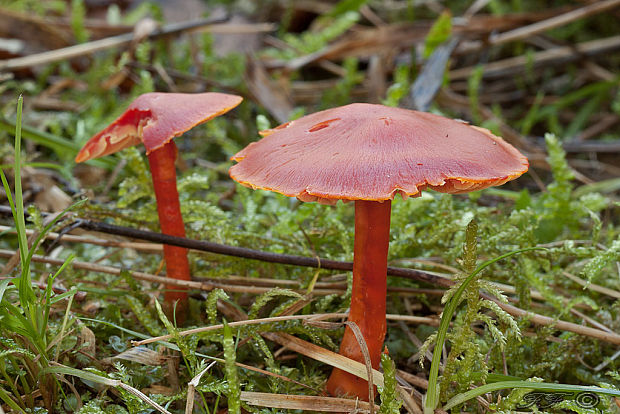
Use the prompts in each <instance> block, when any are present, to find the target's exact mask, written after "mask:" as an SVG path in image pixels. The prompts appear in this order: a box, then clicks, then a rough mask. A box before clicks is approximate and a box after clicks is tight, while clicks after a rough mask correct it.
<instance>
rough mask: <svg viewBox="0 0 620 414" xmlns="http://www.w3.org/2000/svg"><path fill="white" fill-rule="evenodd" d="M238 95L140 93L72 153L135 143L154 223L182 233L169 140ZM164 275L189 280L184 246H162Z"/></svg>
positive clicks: (181, 294)
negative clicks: (148, 181) (145, 166)
mask: <svg viewBox="0 0 620 414" xmlns="http://www.w3.org/2000/svg"><path fill="white" fill-rule="evenodd" d="M242 99H243V98H241V97H240V96H235V95H227V94H223V93H214V92H209V93H199V94H185V93H157V92H155V93H146V94H144V95H140V96H139V97H138V98H137V99H136V100H134V101H133V102H132V103H131V105H129V108H127V110H126V111H125V112H124V113H123V114H122V115H121V116H119V117H118V118H117V119H116V120H115V121H114V122H112V123H111V124H110V125H109V126H108V127H106V128H105V129H104V130H103V131H101V132H99V133H98V134H97V135H95V136H94V137H92V138H91V139H90V140H89V141H88V142H87V143H86V144H85V145H84V147H83V148H82V149H81V150H80V152H79V153H78V154H77V156H76V157H75V161H76V162H83V161H87V160H90V159H93V158H97V157H102V156H104V155H109V154H112V153H114V152H117V151H120V150H122V149H125V148H128V147H130V146H132V145H136V144H138V143H140V142H142V143H144V146H145V147H146V154H147V156H148V159H149V165H150V169H151V175H152V178H153V187H154V189H155V198H156V200H157V212H158V214H159V224H160V227H161V231H162V233H164V234H169V235H172V236H179V237H185V226H184V224H183V218H182V216H181V206H180V204H179V193H178V191H177V184H176V170H175V165H174V164H175V161H176V158H177V147H176V145H175V143H174V141H172V139H173V138H174V137H177V136H179V135H182V134H183V133H184V132H186V131H188V130H190V129H192V128H193V127H195V126H196V125H198V124H201V123H203V122H206V121H208V120H210V119H212V118H215V117H216V116H219V115H222V114H224V113H226V112H228V111H229V110H231V109H233V108H234V107H236V106H237V105H239V103H241V100H242ZM164 259H165V262H166V273H167V276H168V277H170V278H173V279H180V280H189V279H190V275H189V262H188V260H187V249H185V248H182V247H176V246H168V245H164ZM177 300H179V301H182V302H186V301H187V291H184V290H180V289H178V287H176V286H173V285H170V286H168V289H167V290H166V293H165V294H164V301H165V302H166V303H167V304H168V305H171V304H173V303H174V302H175V301H177Z"/></svg>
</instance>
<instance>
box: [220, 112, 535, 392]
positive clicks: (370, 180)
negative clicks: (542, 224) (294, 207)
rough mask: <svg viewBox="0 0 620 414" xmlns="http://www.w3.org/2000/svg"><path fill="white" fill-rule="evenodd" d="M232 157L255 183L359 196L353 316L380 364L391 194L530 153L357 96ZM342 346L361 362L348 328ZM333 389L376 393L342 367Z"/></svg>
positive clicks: (319, 194)
mask: <svg viewBox="0 0 620 414" xmlns="http://www.w3.org/2000/svg"><path fill="white" fill-rule="evenodd" d="M262 135H263V136H264V138H263V139H261V140H260V141H258V142H254V143H251V144H250V145H248V146H247V147H246V148H245V149H243V150H241V151H240V152H238V153H237V154H236V155H235V156H233V160H235V161H237V162H238V163H237V164H236V165H234V166H232V167H231V168H230V171H229V172H230V176H231V177H232V178H233V179H234V180H236V181H238V182H239V183H241V184H243V185H245V186H249V187H251V188H260V189H265V190H271V191H275V192H278V193H281V194H284V195H287V196H290V197H297V198H298V199H300V200H301V201H317V202H319V203H324V204H334V203H335V202H336V201H337V200H348V201H354V202H355V243H354V262H353V290H352V296H351V308H350V312H349V321H352V322H355V323H356V324H357V325H358V327H359V328H360V330H361V332H362V334H363V336H364V339H365V341H366V344H367V346H368V350H369V353H370V359H371V362H372V366H373V367H374V368H377V367H378V365H379V361H380V355H381V351H382V349H383V340H384V338H385V331H386V322H385V311H386V303H385V299H386V290H387V287H386V275H387V253H388V243H389V231H390V210H391V200H392V199H393V198H394V196H395V195H396V194H400V195H401V196H402V197H403V198H407V197H409V196H413V197H415V196H419V195H420V191H422V190H423V189H426V188H431V189H433V190H436V191H440V192H444V193H464V192H468V191H474V190H479V189H482V188H486V187H490V186H495V185H501V184H504V183H505V182H506V181H509V180H512V179H515V178H517V177H518V176H520V175H521V174H523V173H524V172H525V171H527V169H528V161H527V158H525V157H524V156H523V155H522V154H521V153H519V151H517V150H516V149H515V148H514V147H512V146H511V145H510V144H508V143H506V142H505V141H504V140H502V139H501V138H500V137H497V136H495V135H493V134H492V133H491V132H490V131H488V130H486V129H483V128H478V127H474V126H470V125H468V124H466V123H464V122H459V121H455V120H451V119H447V118H444V117H442V116H438V115H433V114H430V113H424V112H416V111H410V110H406V109H399V108H391V107H386V106H382V105H371V104H361V103H358V104H351V105H347V106H343V107H338V108H332V109H328V110H325V111H321V112H317V113H314V114H311V115H308V116H305V117H303V118H300V119H297V120H295V121H291V122H289V123H287V124H284V125H281V126H279V127H276V128H274V129H271V130H268V131H263V133H262ZM340 353H341V354H342V355H345V356H347V357H349V358H352V359H355V360H357V361H359V362H363V361H364V359H363V357H362V353H361V350H360V346H359V344H358V342H357V340H356V339H355V335H354V334H353V332H352V331H351V329H350V328H349V327H347V328H346V330H345V333H344V337H343V339H342V342H341V345H340ZM327 390H328V392H329V393H330V394H332V395H337V396H341V395H349V396H353V397H358V398H360V399H364V400H368V384H367V382H366V381H365V380H362V379H360V378H358V377H356V376H354V375H352V374H349V373H347V372H344V371H342V370H339V369H334V371H333V372H332V374H331V377H330V378H329V380H328V382H327Z"/></svg>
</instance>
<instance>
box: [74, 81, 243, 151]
mask: <svg viewBox="0 0 620 414" xmlns="http://www.w3.org/2000/svg"><path fill="white" fill-rule="evenodd" d="M242 99H243V98H241V97H240V96H235V95H228V94H224V93H217V92H207V93H160V92H152V93H146V94H144V95H140V96H139V97H138V98H136V99H135V100H134V101H133V102H132V103H131V105H129V107H128V108H127V110H126V111H125V112H123V114H122V115H121V116H119V117H118V118H117V119H116V120H115V121H114V122H112V123H111V124H110V125H109V126H108V127H106V128H105V129H104V130H103V131H101V132H99V133H98V134H97V135H95V136H94V137H92V138H91V139H90V140H89V141H88V142H87V143H86V144H85V145H84V147H83V148H82V149H81V150H80V152H79V153H78V154H77V156H76V157H75V161H76V162H83V161H87V160H90V159H93V158H98V157H102V156H104V155H109V154H112V153H114V152H117V151H120V150H122V149H125V148H128V147H131V146H132V145H136V144H139V143H140V142H143V143H144V146H145V147H146V153H147V154H149V153H150V152H152V151H154V150H156V149H158V148H161V147H163V146H164V145H166V144H167V143H168V142H169V141H170V140H172V139H173V138H174V137H177V136H179V135H182V134H183V133H184V132H186V131H188V130H190V129H192V128H193V127H195V126H196V125H198V124H201V123H203V122H206V121H208V120H210V119H212V118H214V117H216V116H218V115H221V114H223V113H225V112H228V111H229V110H231V109H232V108H234V107H235V106H237V105H239V103H241V101H242Z"/></svg>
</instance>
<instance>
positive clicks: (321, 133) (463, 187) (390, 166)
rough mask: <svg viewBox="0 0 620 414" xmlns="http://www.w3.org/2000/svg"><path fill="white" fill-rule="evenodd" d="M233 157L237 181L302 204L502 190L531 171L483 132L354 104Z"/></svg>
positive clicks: (286, 128) (301, 122)
mask: <svg viewBox="0 0 620 414" xmlns="http://www.w3.org/2000/svg"><path fill="white" fill-rule="evenodd" d="M263 134H264V135H265V137H264V138H263V139H261V140H260V141H258V142H254V143H252V144H250V145H249V146H247V147H246V148H245V149H243V150H241V151H240V152H238V153H237V154H236V155H234V156H233V160H235V161H238V162H239V163H238V164H237V165H235V166H233V167H232V168H231V169H230V174H231V176H232V178H233V179H235V180H237V181H239V182H240V183H241V184H245V185H247V186H250V187H252V188H261V189H265V190H271V191H275V192H278V193H282V194H285V195H287V196H292V197H298V198H299V199H301V200H302V201H315V200H318V201H319V202H326V203H333V202H335V201H336V200H339V199H342V200H375V201H381V200H391V199H393V198H394V195H395V194H401V195H403V196H404V197H406V196H416V195H418V194H419V192H420V191H421V190H423V189H424V188H432V189H434V190H436V191H441V192H447V193H459V192H467V191H473V190H479V189H482V188H486V187H490V186H494V185H501V184H503V183H505V182H506V181H509V180H512V179H514V178H516V177H518V176H520V175H521V174H523V173H524V172H525V171H527V168H528V161H527V159H526V158H525V157H524V156H523V155H521V154H520V153H519V152H518V151H517V150H516V149H515V148H514V147H513V146H511V145H510V144H508V143H506V142H505V141H504V140H502V139H501V138H499V137H497V136H495V135H493V134H492V133H491V132H489V131H488V130H486V129H483V128H478V127H472V126H470V125H468V124H466V123H464V122H460V121H455V120H451V119H447V118H444V117H442V116H439V115H434V114H430V113H425V112H416V111H410V110H406V109H400V108H392V107H386V106H383V105H371V104H361V103H358V104H351V105H347V106H343V107H338V108H333V109H328V110H325V111H321V112H317V113H314V114H311V115H307V116H305V117H303V118H300V119H297V120H295V121H291V122H288V123H286V124H284V125H282V126H280V127H277V128H274V129H271V130H268V131H264V132H263Z"/></svg>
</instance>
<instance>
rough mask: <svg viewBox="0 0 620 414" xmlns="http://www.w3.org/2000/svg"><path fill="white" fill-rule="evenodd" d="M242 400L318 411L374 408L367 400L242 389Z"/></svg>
mask: <svg viewBox="0 0 620 414" xmlns="http://www.w3.org/2000/svg"><path fill="white" fill-rule="evenodd" d="M241 401H245V402H246V403H248V404H249V405H254V406H257V407H270V408H282V409H289V410H303V411H317V412H340V413H342V412H346V413H349V412H355V413H371V412H373V411H371V410H372V409H373V408H374V410H375V411H378V410H379V406H377V405H375V404H373V406H372V407H371V405H370V404H369V403H367V402H365V401H358V400H349V399H346V398H332V397H314V396H309V395H285V394H269V393H264V392H249V391H241Z"/></svg>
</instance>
